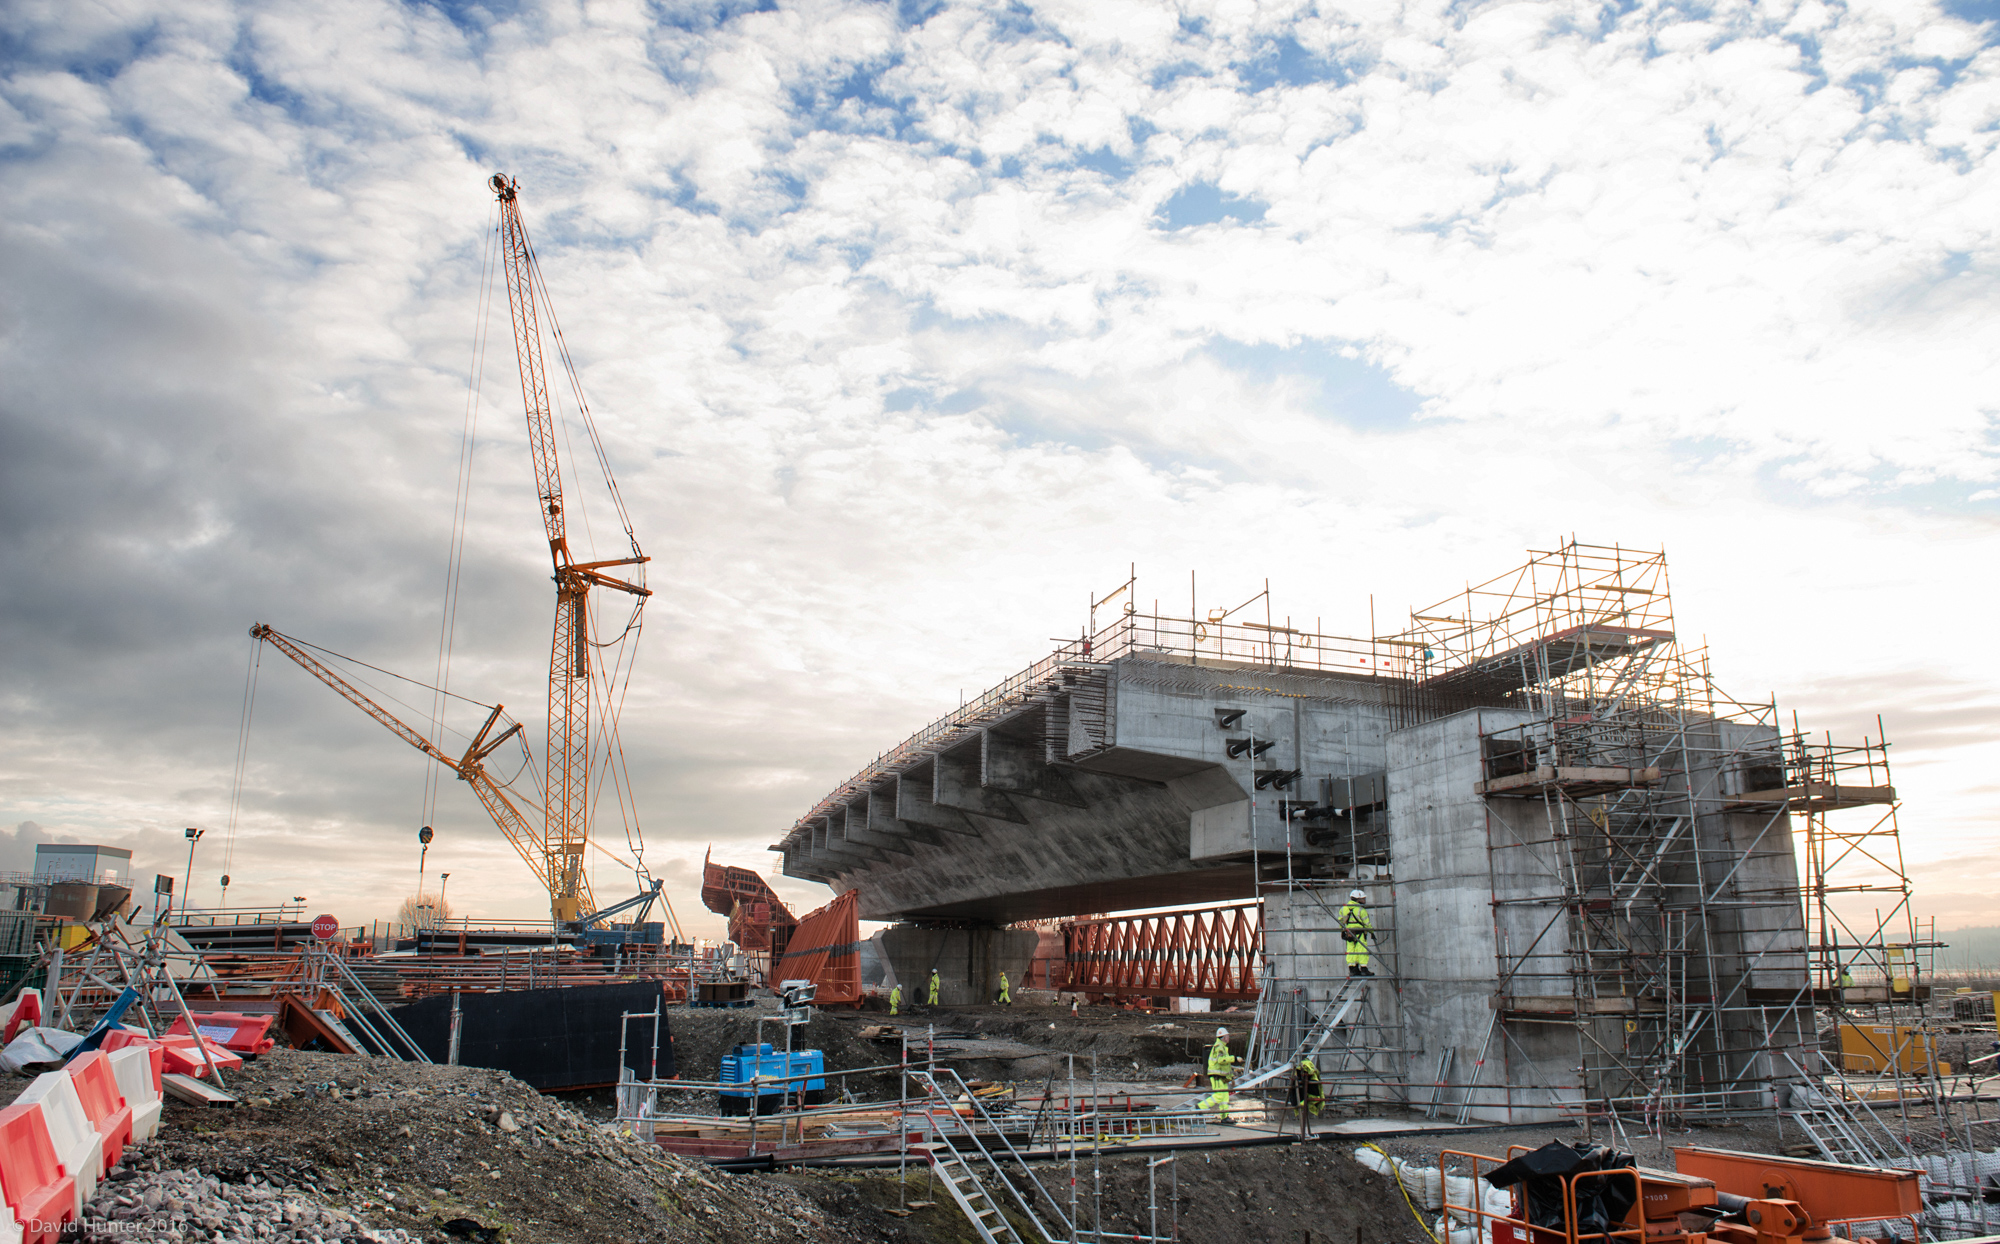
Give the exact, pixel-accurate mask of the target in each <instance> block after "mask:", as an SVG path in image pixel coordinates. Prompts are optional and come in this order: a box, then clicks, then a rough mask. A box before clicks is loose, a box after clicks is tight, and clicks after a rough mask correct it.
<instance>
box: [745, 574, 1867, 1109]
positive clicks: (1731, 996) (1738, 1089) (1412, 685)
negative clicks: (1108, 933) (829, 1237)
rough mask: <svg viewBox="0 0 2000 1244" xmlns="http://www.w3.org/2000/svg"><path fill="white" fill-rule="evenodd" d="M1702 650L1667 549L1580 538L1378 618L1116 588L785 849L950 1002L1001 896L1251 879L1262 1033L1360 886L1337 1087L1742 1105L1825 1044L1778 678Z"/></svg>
mask: <svg viewBox="0 0 2000 1244" xmlns="http://www.w3.org/2000/svg"><path fill="white" fill-rule="evenodd" d="M1707 671H1708V664H1707V660H1706V655H1705V653H1699V652H1697V653H1686V652H1683V651H1681V650H1680V648H1679V647H1678V646H1677V643H1676V637H1675V629H1674V619H1673V612H1672V605H1671V601H1670V599H1669V595H1668V592H1667V579H1666V562H1665V557H1664V554H1656V553H1639V552H1633V551H1631V550H1628V549H1624V548H1622V547H1620V546H1592V545H1583V544H1579V543H1577V542H1575V541H1568V542H1564V543H1563V544H1562V545H1561V546H1560V547H1558V548H1556V549H1553V550H1548V551H1544V552H1531V553H1530V558H1529V561H1528V563H1527V564H1526V565H1525V566H1524V567H1521V568H1519V569H1517V570H1514V571H1510V572H1508V573H1507V574H1505V575H1502V576H1498V577H1496V578H1495V579H1492V580H1488V581H1487V582H1486V583H1483V584H1479V585H1477V586H1476V587H1468V588H1466V589H1465V591H1464V592H1463V593H1462V594H1455V595H1454V596H1453V597H1450V598H1447V599H1446V600H1445V601H1441V602H1438V603H1437V604H1435V605H1432V606H1429V607H1426V608H1424V609H1420V610H1415V611H1413V612H1412V614H1411V620H1410V624H1409V626H1408V627H1407V628H1406V629H1404V630H1402V631H1400V632H1398V633H1397V634H1395V635H1392V636H1386V637H1377V638H1373V639H1354V638H1348V637H1340V636H1333V635H1325V634H1318V633H1314V632H1307V631H1303V630H1298V629H1294V628H1291V627H1288V626H1280V625H1276V624H1275V623H1271V622H1266V623H1263V624H1255V623H1249V622H1242V621H1231V620H1230V618H1228V617H1219V616H1214V615H1211V616H1210V617H1209V618H1207V619H1188V618H1169V617H1160V616H1153V615H1147V614H1137V613H1127V614H1125V615H1123V616H1122V617H1120V618H1119V619H1118V620H1117V621H1116V622H1115V623H1114V624H1113V625H1111V626H1109V627H1106V628H1104V629H1102V630H1100V631H1098V632H1097V633H1095V634H1094V635H1093V636H1092V637H1091V638H1090V639H1088V640H1079V641H1076V642H1073V643H1069V644H1065V645H1064V646H1062V647H1061V648H1059V649H1057V650H1056V651H1055V652H1053V653H1052V654H1050V655H1049V656H1048V657H1046V658H1045V659H1043V660H1041V661H1039V662H1037V663H1036V664H1035V665H1033V666H1031V667H1029V668H1028V669H1026V670H1024V671H1022V672H1021V673H1020V674H1018V675H1016V676H1014V677H1013V678H1010V679H1008V680H1007V681H1006V682H1005V683H1002V684H1001V685H1000V686H998V687H995V688H993V689H992V690H990V691H988V692H986V693H985V694H983V695H981V696H980V697H978V698H977V699H976V700H974V701H972V702H971V703H969V704H966V705H965V706H963V707H962V708H960V709H959V710H958V711H956V712H954V713H952V714H950V715H949V716H946V717H944V718H942V719H940V720H938V721H936V722H934V723H932V724H931V725H929V726H927V727H926V728H924V729H923V730H921V731H919V732H917V733H916V734H915V735H913V736H911V737H910V738H908V739H905V740H904V741H903V742H901V743H900V744H898V745H896V746H895V747H894V748H891V749H890V750H889V751H887V752H886V753H884V754H883V755H882V756H881V757H880V758H879V759H877V760H876V761H875V762H874V763H872V764H870V765H869V766H868V767H866V768H864V769H863V770H862V771H861V772H860V773H857V774H856V775H854V776H853V777H852V778H850V779H849V780H848V781H846V782H844V783H842V784H841V785H840V786H839V787H838V788H836V789H835V790H834V791H833V792H832V793H830V794H829V795H827V796H826V797H825V798H824V799H822V800H820V801H819V803H818V804H817V805H815V806H814V807H813V808H812V810H811V811H809V812H808V813H807V814H806V815H805V816H803V817H800V818H799V820H798V821H797V822H796V823H794V824H793V825H792V827H791V828H790V829H789V831H788V832H787V833H786V834H785V835H784V837H783V838H782V839H781V840H780V841H779V842H777V843H776V844H774V845H773V846H772V848H771V849H772V850H773V851H776V852H779V853H780V854H781V855H782V856H783V859H784V864H783V868H784V872H785V873H786V874H787V875H788V876H792V877H799V878H805V879H810V880H814V881H820V882H823V883H825V884H827V885H829V886H832V887H833V888H834V889H836V890H838V891H841V892H846V891H849V890H853V891H858V893H859V907H860V914H861V915H862V916H863V917H865V918H868V919H873V920H892V921H899V922H901V923H899V924H897V925H896V927H894V928H891V929H890V930H888V931H887V932H886V933H885V934H884V936H883V943H882V944H883V949H884V951H885V952H886V954H887V956H888V959H889V961H890V964H891V965H892V967H893V968H894V970H895V972H896V975H897V977H898V979H899V980H901V981H902V982H903V983H904V985H905V987H906V988H911V989H915V990H917V991H919V996H921V988H922V983H923V982H924V981H925V980H927V978H928V977H929V976H930V974H931V972H932V971H933V970H935V971H937V972H938V974H939V977H940V981H941V984H942V994H941V1000H942V1001H944V1002H945V1003H947V1004H952V1003H965V1002H973V1001H983V1000H986V999H987V998H988V997H990V996H991V991H992V988H993V985H994V983H995V981H996V979H997V976H998V973H999V972H1001V971H1003V970H1004V971H1006V972H1007V973H1008V974H1009V976H1010V978H1011V979H1013V980H1015V981H1019V980H1021V979H1022V976H1023V974H1024V973H1023V969H1025V967H1026V965H1027V962H1028V960H1029V957H1030V956H1031V955H1032V953H1033V948H1034V946H1035V943H1036V940H1037V935H1036V934H1035V933H1034V932H1032V931H1027V930H1019V929H1010V928H1008V927H1006V926H1008V925H1009V924H1011V923H1013V922H1017V921H1023V920H1032V919H1046V918H1051V917H1063V916H1074V915H1081V914H1085V913H1095V912H1116V911H1130V910H1134V909H1141V908H1161V907H1173V906H1181V905H1187V904H1193V903H1202V902H1219V901H1227V900H1242V899H1249V898H1254V899H1257V900H1259V901H1261V903H1262V904H1263V930H1264V932H1263V946H1262V959H1263V962H1262V965H1261V975H1262V979H1263V981H1264V985H1265V999H1266V1004H1267V1005H1266V1011H1267V1012H1269V1013H1268V1014H1267V1015H1266V1016H1265V1019H1264V1020H1262V1021H1260V1024H1259V1040H1260V1042H1264V1043H1266V1044H1270V1046H1271V1048H1270V1049H1260V1050H1259V1051H1258V1052H1257V1054H1258V1057H1259V1058H1264V1057H1266V1056H1273V1055H1274V1056H1276V1057H1278V1058H1280V1059H1282V1058H1284V1057H1285V1056H1286V1049H1287V1048H1288V1047H1285V1045H1284V1042H1285V1040H1286V1039H1287V1038H1286V1037H1285V1036H1284V1033H1285V1032H1286V1031H1287V1028H1286V1025H1288V1024H1290V1025H1293V1027H1298V1025H1300V1024H1303V1023H1304V1022H1305V1020H1304V1018H1303V1017H1306V1016H1309V1015H1310V1014H1313V1013H1315V1008H1318V1007H1321V1006H1323V1004H1325V1003H1326V1002H1327V1001H1328V1000H1329V999H1330V998H1332V997H1333V996H1334V995H1335V993H1337V992H1338V991H1340V990H1342V989H1343V988H1346V987H1347V972H1346V961H1345V958H1344V955H1343V949H1342V942H1341V938H1340V933H1339V928H1338V925H1337V923H1336V921H1335V918H1334V908H1336V907H1337V906H1338V905H1339V903H1340V902H1341V901H1342V899H1343V898H1344V896H1345V895H1346V893H1347V892H1348V891H1349V890H1350V889H1359V890H1361V891H1362V892H1363V893H1364V895H1365V896H1366V899H1367V903H1368V907H1369V909H1370V911H1371V913H1372V914H1373V917H1374V920H1375V924H1376V928H1377V930H1378V934H1379V935H1378V937H1377V939H1376V940H1375V941H1374V942H1373V943H1372V953H1373V955H1374V956H1375V963H1376V965H1377V966H1378V968H1379V970H1380V973H1381V977H1382V981H1381V983H1380V984H1375V983H1370V984H1368V985H1365V986H1362V987H1361V988H1363V989H1364V991H1365V992H1366V993H1367V995H1368V1002H1367V1013H1368V1015H1369V1017H1370V1018H1369V1020H1368V1028H1369V1032H1370V1033H1372V1035H1370V1036H1367V1037H1366V1038H1365V1039H1364V1038H1363V1036H1362V1035H1360V1034H1359V1033H1349V1034H1347V1035H1346V1036H1345V1037H1343V1039H1344V1040H1350V1044H1351V1048H1348V1049H1346V1051H1345V1052H1344V1053H1343V1054H1341V1056H1340V1060H1339V1063H1338V1065H1339V1066H1340V1067H1342V1068H1344V1072H1343V1074H1345V1075H1347V1077H1348V1079H1349V1080H1350V1082H1351V1083H1352V1084H1353V1085H1359V1086H1360V1087H1359V1088H1356V1089H1355V1090H1354V1091H1357V1092H1361V1093H1362V1094H1364V1095H1370V1096H1383V1095H1387V1096H1389V1097H1397V1096H1398V1095H1402V1096H1403V1098H1404V1099H1407V1094H1408V1093H1409V1091H1410V1086H1411V1085H1412V1084H1416V1083H1419V1082H1421V1085H1422V1087H1423V1090H1424V1091H1438V1092H1442V1091H1443V1090H1442V1089H1440V1088H1438V1087H1437V1086H1438V1085H1439V1084H1442V1083H1445V1082H1446V1081H1449V1080H1450V1079H1451V1077H1452V1076H1453V1075H1454V1074H1456V1073H1454V1072H1452V1070H1451V1069H1452V1068H1454V1067H1456V1068H1460V1069H1470V1071H1469V1072H1468V1073H1467V1074H1470V1075H1471V1076H1473V1077H1474V1078H1475V1082H1474V1083H1470V1084H1466V1085H1464V1086H1463V1087H1462V1088H1461V1089H1458V1090H1454V1091H1456V1092H1460V1093H1462V1101H1463V1102H1464V1106H1463V1111H1462V1113H1463V1114H1464V1116H1465V1117H1468V1118H1484V1119H1504V1120H1509V1121H1514V1122H1526V1121H1534V1120H1537V1119H1543V1118H1553V1117H1558V1116H1560V1115H1562V1114H1563V1113H1564V1112H1565V1111H1571V1110H1573V1109H1574V1108H1575V1107H1576V1105H1577V1103H1578V1102H1580V1101H1584V1100H1599V1099H1607V1100H1628V1099H1629V1100H1631V1101H1635V1102H1645V1101H1658V1100H1663V1099H1665V1098H1666V1097H1674V1096H1676V1095H1680V1096H1681V1097H1684V1098H1685V1100H1687V1101H1689V1102H1691V1103H1694V1102H1696V1100H1697V1098H1699V1099H1700V1100H1699V1102H1698V1104H1699V1105H1700V1106H1701V1108H1703V1109H1716V1110H1727V1109H1731V1108H1735V1107H1736V1106H1739V1105H1741V1104H1742V1103H1743V1102H1749V1101H1753V1100H1769V1094H1770V1092H1771V1091H1773V1089H1774V1087H1775V1085H1776V1080H1777V1079H1778V1078H1781V1077H1782V1076H1783V1074H1785V1072H1784V1068H1786V1067H1788V1066H1791V1065H1793V1063H1795V1062H1797V1061H1799V1060H1807V1061H1809V1060H1811V1059H1812V1058H1814V1057H1815V1055H1814V1054H1813V1052H1812V1044H1811V1030H1810V1027H1809V1026H1804V1025H1802V1022H1801V1021H1800V1019H1799V1017H1800V1016H1801V1015H1803V1014H1806V1013H1809V1009H1810V1004H1811V994H1810V989H1809V987H1808V980H1807V976H1808V973H1807V944H1806V941H1807V939H1806V927H1805V923H1804V917H1803V908H1802V905H1801V901H1800V888H1799V875H1798V865H1797V862H1796V859H1795V856H1794V853H1793V840H1792V831H1791V822H1790V819H1789V817H1790V809H1791V805H1792V803H1794V802H1796V800H1797V799H1798V798H1799V795H1798V793H1797V790H1795V789H1794V788H1795V787H1798V786H1799V783H1798V781H1797V773H1798V772H1799V771H1800V761H1799V760H1798V758H1796V757H1793V756H1792V755H1791V751H1792V750H1796V749H1795V748H1793V747H1792V744H1791V742H1789V741H1788V740H1787V739H1786V738H1785V736H1782V735H1781V734H1780V732H1779V730H1778V728H1777V724H1776V708H1775V705H1772V704H1761V705H1754V704H1753V705H1744V704H1741V703H1738V702H1736V701H1734V700H1731V699H1730V698H1729V697H1728V696H1727V695H1725V694H1723V693H1722V692H1720V691H1719V690H1718V689H1717V688H1715V687H1714V686H1713V685H1712V684H1711V683H1710V682H1709V681H1708V672H1707ZM1800 789H1803V788H1800ZM1830 789H1831V788H1830ZM1839 793H1840V795H1841V798H1840V799H1839V800H1836V803H1838V804H1839V805H1840V806H1848V805H1849V804H1854V805H1856V806H1859V804H1862V803H1868V802H1875V803H1882V802H1887V801H1892V800H1893V799H1894V792H1893V790H1891V789H1889V788H1887V787H1881V788H1879V789H1877V788H1872V787H1871V788H1867V789H1866V790H1863V789H1862V788H1855V790H1854V791H1848V790H1846V788H1840V791H1839ZM1274 989H1275V990H1277V991H1278V993H1273V990H1274ZM1280 994H1282V996H1283V997H1284V998H1285V999H1287V1001H1286V1002H1285V1003H1284V1007H1289V1008H1292V1010H1291V1011H1284V1012H1283V1013H1282V1014H1281V1013H1280V1011H1271V1010H1270V1005H1271V1004H1270V999H1272V998H1273V997H1277V996H1279V995H1280ZM1281 1010H1282V1008H1281ZM1293 1012H1296V1014H1293ZM1287 1015H1291V1016H1292V1018H1286V1016H1287ZM1772 1016H1777V1017H1778V1018H1777V1019H1775V1020H1774V1019H1772V1018H1771V1017H1772ZM1274 1034H1275V1035H1274ZM1332 1065H1335V1064H1334V1062H1333V1061H1332V1056H1331V1055H1329V1060H1328V1061H1324V1062H1322V1064H1321V1066H1322V1070H1323V1071H1324V1070H1326V1068H1327V1067H1329V1066H1332ZM1718 1085H1719V1086H1723V1087H1721V1088H1719V1089H1718V1088H1716V1087H1714V1086H1718ZM1702 1086H1707V1087H1702ZM1704 1094H1705V1096H1704ZM1758 1094H1764V1096H1763V1097H1758ZM1739 1097H1740V1098H1741V1099H1742V1101H1738V1098H1739Z"/></svg>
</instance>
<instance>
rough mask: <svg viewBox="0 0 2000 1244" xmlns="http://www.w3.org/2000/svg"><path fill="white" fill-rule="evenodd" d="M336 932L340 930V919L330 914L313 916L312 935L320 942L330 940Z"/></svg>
mask: <svg viewBox="0 0 2000 1244" xmlns="http://www.w3.org/2000/svg"><path fill="white" fill-rule="evenodd" d="M338 932H340V921H338V920H335V919H334V918H333V917H332V916H314V917H313V936H314V937H317V938H318V939H319V940H321V941H322V942H330V941H332V940H333V935H334V934H336V933H338Z"/></svg>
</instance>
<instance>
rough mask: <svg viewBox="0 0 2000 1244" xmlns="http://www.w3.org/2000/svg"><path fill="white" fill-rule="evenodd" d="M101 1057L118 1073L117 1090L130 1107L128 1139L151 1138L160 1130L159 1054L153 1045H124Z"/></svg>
mask: <svg viewBox="0 0 2000 1244" xmlns="http://www.w3.org/2000/svg"><path fill="white" fill-rule="evenodd" d="M105 1057H107V1058H109V1059H110V1060H111V1071H112V1074H113V1075H115V1076H117V1077H118V1091H119V1092H120V1093H121V1094H123V1095H124V1097H125V1104H126V1105H127V1106H129V1107H130V1108H131V1110H132V1139H133V1140H134V1141H141V1140H151V1139H152V1137H153V1133H155V1132H157V1131H159V1130H160V1109H161V1104H162V1103H161V1101H160V1058H159V1051H158V1049H157V1048H153V1049H149V1048H147V1047H145V1046H127V1047H126V1048H124V1049H121V1050H115V1051H113V1052H112V1053H110V1054H107V1055H106V1056H105Z"/></svg>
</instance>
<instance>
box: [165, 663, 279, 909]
mask: <svg viewBox="0 0 2000 1244" xmlns="http://www.w3.org/2000/svg"><path fill="white" fill-rule="evenodd" d="M263 668H264V645H263V643H262V641H260V640H256V639H253V640H251V641H250V660H249V661H248V663H247V665H246V668H245V669H244V671H243V708H242V712H241V714H240V717H239V719H238V721H237V723H236V767H235V771H234V773H233V774H232V776H231V777H230V782H229V828H228V829H227V830H225V831H224V832H223V836H222V875H223V876H225V877H226V876H228V875H229V866H230V864H231V862H232V861H234V860H235V858H236V821H237V817H238V815H239V814H240V813H241V812H242V810H243V777H244V773H245V771H246V770H247V769H248V768H249V764H250V718H251V716H252V714H253V713H255V712H256V709H257V675H258V674H259V673H260V672H261V671H262V670H263ZM188 884H189V886H190V888H192V886H193V884H194V882H193V879H192V878H190V879H189V882H188ZM182 901H186V900H185V897H183V900H182Z"/></svg>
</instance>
